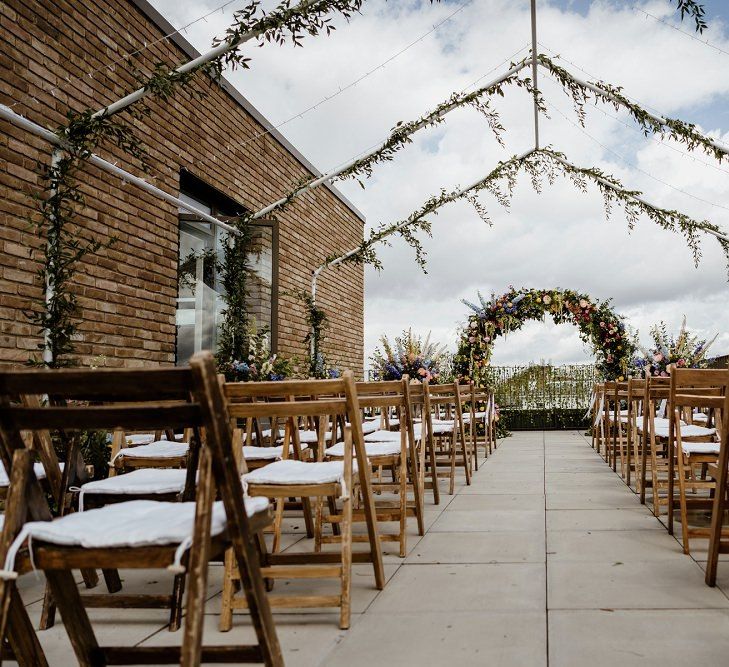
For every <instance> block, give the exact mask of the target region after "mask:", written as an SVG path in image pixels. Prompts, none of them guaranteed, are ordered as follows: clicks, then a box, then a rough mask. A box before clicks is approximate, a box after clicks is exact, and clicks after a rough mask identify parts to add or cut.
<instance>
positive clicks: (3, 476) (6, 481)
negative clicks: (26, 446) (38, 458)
mask: <svg viewBox="0 0 729 667" xmlns="http://www.w3.org/2000/svg"><path fill="white" fill-rule="evenodd" d="M58 465H59V467H60V469H61V472H63V465H64V464H63V463H59V464H58ZM33 472H34V473H35V476H36V478H37V479H45V478H46V469H45V468H44V467H43V464H42V463H34V464H33ZM6 486H10V478H9V477H8V473H7V472H6V471H5V466H4V465H3V464H2V461H0V488H4V487H6Z"/></svg>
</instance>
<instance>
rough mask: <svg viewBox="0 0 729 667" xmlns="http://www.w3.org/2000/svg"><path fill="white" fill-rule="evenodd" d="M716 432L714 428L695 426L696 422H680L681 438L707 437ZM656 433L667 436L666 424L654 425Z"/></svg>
mask: <svg viewBox="0 0 729 667" xmlns="http://www.w3.org/2000/svg"><path fill="white" fill-rule="evenodd" d="M715 433H716V429H715V428H706V427H705V426H696V424H681V437H682V438H708V437H709V436H712V435H714V434H715ZM656 435H658V436H660V437H661V438H667V437H668V425H666V426H660V427H658V426H656Z"/></svg>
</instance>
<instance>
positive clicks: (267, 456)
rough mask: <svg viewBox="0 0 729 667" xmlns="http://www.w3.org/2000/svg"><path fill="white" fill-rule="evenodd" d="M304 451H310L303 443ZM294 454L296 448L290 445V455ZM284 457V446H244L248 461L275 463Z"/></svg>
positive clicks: (244, 456)
mask: <svg viewBox="0 0 729 667" xmlns="http://www.w3.org/2000/svg"><path fill="white" fill-rule="evenodd" d="M301 449H302V451H303V450H305V449H309V445H307V444H305V443H303V442H302V443H301ZM293 452H294V446H293V444H292V445H289V454H290V455H292V454H293ZM281 457H283V445H278V447H255V446H253V445H244V447H243V458H244V459H246V460H247V461H274V460H276V459H280V458H281Z"/></svg>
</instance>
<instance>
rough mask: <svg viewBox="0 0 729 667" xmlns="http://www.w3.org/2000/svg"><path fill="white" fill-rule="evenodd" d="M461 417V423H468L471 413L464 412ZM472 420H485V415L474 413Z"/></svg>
mask: <svg viewBox="0 0 729 667" xmlns="http://www.w3.org/2000/svg"><path fill="white" fill-rule="evenodd" d="M461 416H462V417H463V421H465V422H470V421H471V413H470V412H464V413H463V415H461ZM474 418H475V419H485V418H486V413H485V412H475V413H474Z"/></svg>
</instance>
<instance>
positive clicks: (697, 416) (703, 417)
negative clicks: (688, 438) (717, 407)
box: [691, 412, 709, 424]
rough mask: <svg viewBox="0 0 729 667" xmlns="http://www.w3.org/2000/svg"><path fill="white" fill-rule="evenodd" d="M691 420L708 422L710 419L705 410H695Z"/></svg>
mask: <svg viewBox="0 0 729 667" xmlns="http://www.w3.org/2000/svg"><path fill="white" fill-rule="evenodd" d="M691 421H693V422H694V423H696V422H698V423H704V424H705V423H706V422H708V421H709V415H707V414H705V413H703V412H694V413H693V414H692V415H691Z"/></svg>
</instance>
